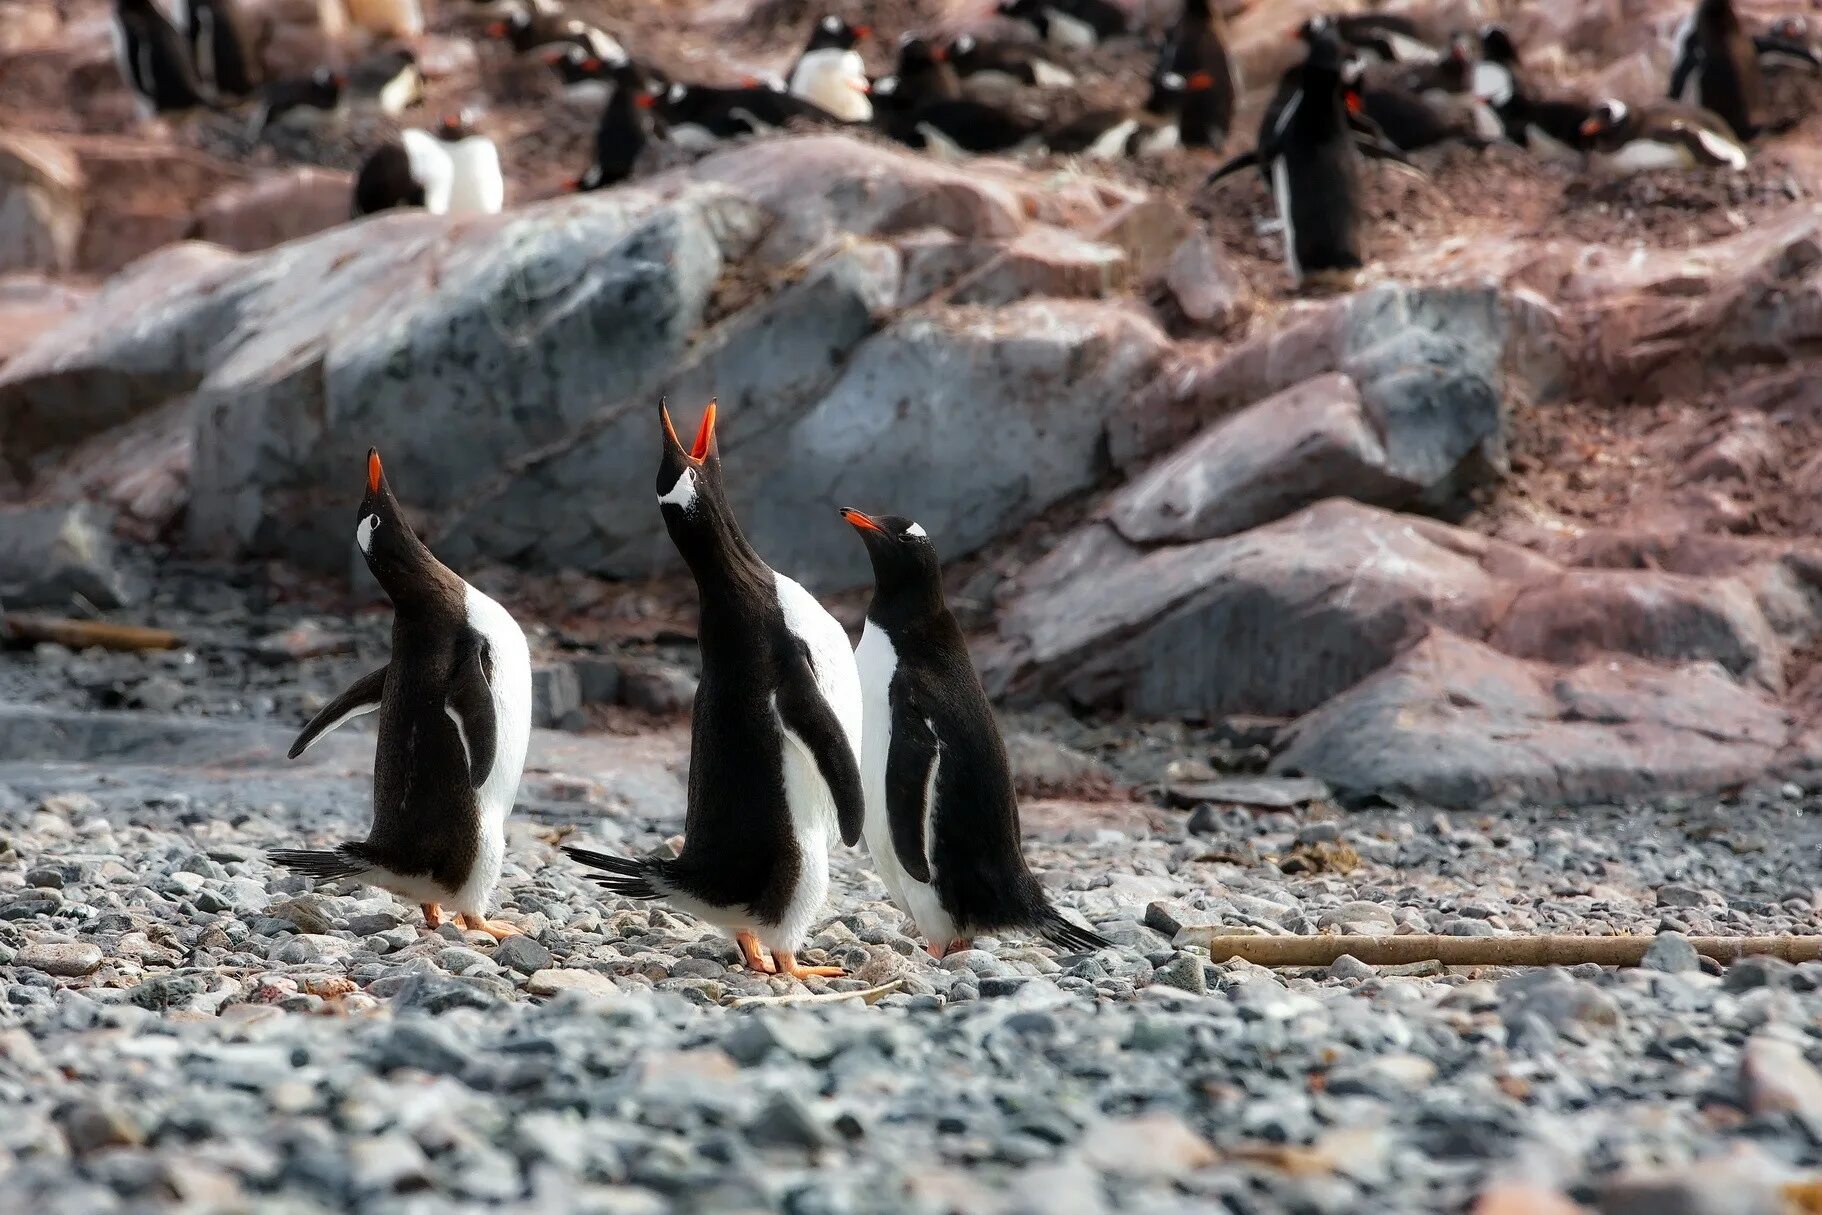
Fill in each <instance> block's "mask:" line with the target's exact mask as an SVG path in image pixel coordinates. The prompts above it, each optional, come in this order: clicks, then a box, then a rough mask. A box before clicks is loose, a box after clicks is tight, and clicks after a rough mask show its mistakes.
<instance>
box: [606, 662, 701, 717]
mask: <svg viewBox="0 0 1822 1215" xmlns="http://www.w3.org/2000/svg"><path fill="white" fill-rule="evenodd" d="M619 692H620V701H621V703H623V704H625V705H626V706H627V707H628V708H633V709H639V710H641V711H642V712H646V713H655V714H658V715H659V716H664V717H675V716H681V715H683V714H685V713H688V712H689V711H690V706H692V705H693V704H695V702H696V677H695V676H694V675H692V674H690V673H689V672H688V671H686V670H684V669H683V668H682V667H679V666H677V665H676V664H675V663H669V662H663V661H660V660H648V659H627V660H626V661H624V662H622V663H621V664H620V678H619Z"/></svg>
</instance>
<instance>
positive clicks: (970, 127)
mask: <svg viewBox="0 0 1822 1215" xmlns="http://www.w3.org/2000/svg"><path fill="white" fill-rule="evenodd" d="M874 124H875V125H876V126H877V127H878V128H879V129H880V130H881V131H883V132H885V133H886V134H887V135H888V136H890V137H891V138H893V139H896V140H898V141H899V142H900V143H902V144H905V145H906V146H907V147H913V148H921V149H923V150H924V151H926V152H930V153H932V154H934V155H936V156H938V157H941V158H942V159H945V160H961V159H964V158H966V157H969V156H991V155H994V154H997V153H1004V152H1018V151H1022V150H1025V149H1028V148H1035V147H1036V146H1037V145H1038V144H1039V142H1040V141H1041V137H1042V134H1043V131H1042V129H1041V128H1040V127H1039V126H1038V124H1037V123H1035V122H1032V121H1030V120H1029V119H1027V118H1023V117H1021V116H1020V115H1018V114H1014V113H1011V112H1010V111H1007V110H1003V109H1000V108H999V107H998V106H994V105H990V104H988V103H987V102H984V101H977V100H975V99H974V98H972V97H939V98H937V99H936V100H934V101H928V102H925V103H924V104H922V105H919V106H916V107H914V108H910V109H902V110H901V109H897V108H888V107H883V106H882V107H881V108H880V110H879V111H878V112H877V113H876V114H875V115H874Z"/></svg>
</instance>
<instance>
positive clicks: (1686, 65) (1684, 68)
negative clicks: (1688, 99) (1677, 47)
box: [1669, 38, 1702, 99]
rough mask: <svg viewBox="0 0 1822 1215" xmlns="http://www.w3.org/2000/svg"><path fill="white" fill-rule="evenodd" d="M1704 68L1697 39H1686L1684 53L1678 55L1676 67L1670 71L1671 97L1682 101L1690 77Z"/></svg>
mask: <svg viewBox="0 0 1822 1215" xmlns="http://www.w3.org/2000/svg"><path fill="white" fill-rule="evenodd" d="M1701 66H1702V51H1701V48H1700V47H1699V46H1698V45H1697V43H1696V41H1695V39H1693V38H1690V39H1686V40H1685V41H1684V43H1683V47H1682V51H1681V53H1679V54H1678V55H1677V60H1676V65H1675V66H1674V67H1672V68H1671V69H1670V93H1669V96H1671V97H1675V98H1678V99H1681V98H1682V96H1683V89H1684V88H1685V87H1687V86H1688V84H1689V77H1690V75H1691V74H1692V73H1693V72H1694V71H1695V70H1696V69H1697V68H1699V67H1701Z"/></svg>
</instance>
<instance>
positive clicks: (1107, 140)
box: [1085, 118, 1139, 160]
mask: <svg viewBox="0 0 1822 1215" xmlns="http://www.w3.org/2000/svg"><path fill="white" fill-rule="evenodd" d="M1138 129H1139V122H1138V119H1136V118H1128V119H1127V120H1126V121H1125V122H1116V123H1114V124H1113V125H1112V126H1111V127H1108V128H1107V130H1105V131H1103V132H1102V133H1101V136H1100V137H1099V138H1098V139H1096V140H1095V141H1094V142H1093V143H1091V144H1089V145H1088V151H1087V152H1086V153H1085V155H1086V156H1087V157H1088V159H1090V160H1118V159H1119V158H1120V157H1122V156H1124V155H1126V141H1127V140H1128V139H1130V138H1132V133H1133V132H1134V131H1136V130H1138Z"/></svg>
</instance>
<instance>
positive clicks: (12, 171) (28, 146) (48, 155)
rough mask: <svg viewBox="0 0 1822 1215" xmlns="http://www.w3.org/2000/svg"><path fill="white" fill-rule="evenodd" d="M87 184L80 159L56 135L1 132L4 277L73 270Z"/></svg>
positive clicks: (0, 211)
mask: <svg viewBox="0 0 1822 1215" xmlns="http://www.w3.org/2000/svg"><path fill="white" fill-rule="evenodd" d="M86 186H87V181H86V178H85V176H84V174H83V171H82V162H81V160H80V159H79V158H78V157H77V156H76V155H75V154H74V153H72V152H71V151H70V150H69V149H68V148H66V147H64V146H62V145H61V144H59V143H58V142H57V141H56V140H55V139H54V138H53V137H51V136H46V135H35V134H30V133H28V132H26V131H22V130H9V131H7V132H5V133H3V134H0V274H6V273H9V272H11V271H15V270H47V271H64V270H69V269H72V268H73V267H74V265H75V261H76V247H77V243H78V242H79V241H80V240H81V238H82V226H83V220H84V205H83V197H84V192H85V190H86Z"/></svg>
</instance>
